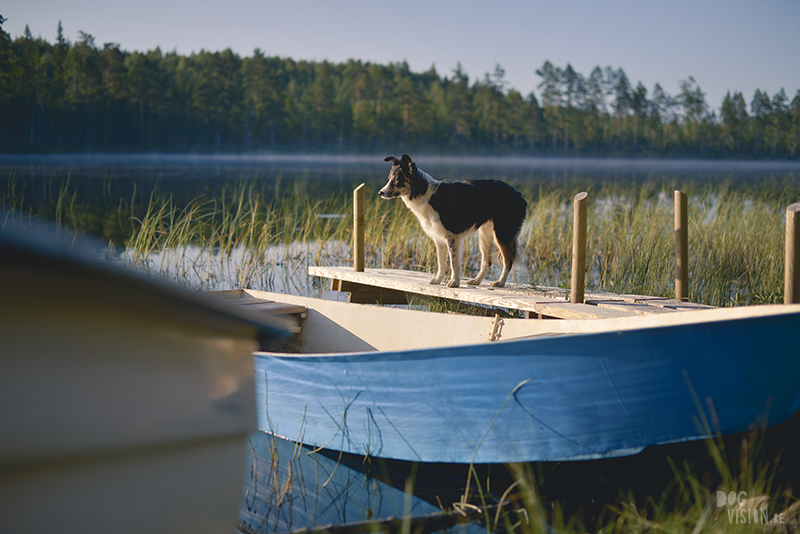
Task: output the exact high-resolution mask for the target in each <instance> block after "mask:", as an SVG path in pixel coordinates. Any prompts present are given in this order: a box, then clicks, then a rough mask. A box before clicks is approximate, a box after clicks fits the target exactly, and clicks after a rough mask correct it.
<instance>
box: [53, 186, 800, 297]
mask: <svg viewBox="0 0 800 534" xmlns="http://www.w3.org/2000/svg"><path fill="white" fill-rule="evenodd" d="M579 189H580V188H579V187H560V188H556V189H544V188H541V187H540V188H528V189H527V190H525V191H524V194H525V196H526V198H528V200H529V210H528V217H527V220H526V222H525V225H524V227H523V230H522V232H521V235H520V261H519V264H518V265H517V267H516V268H515V270H514V272H513V273H512V281H516V282H520V283H526V284H533V285H541V286H554V287H562V288H568V287H569V277H570V258H571V232H572V230H571V225H572V196H573V195H574V194H575V193H576V192H577V191H578V190H579ZM585 189H587V190H588V191H589V193H590V201H591V202H590V205H589V220H588V227H587V276H586V280H587V282H586V284H587V289H589V290H598V291H607V292H616V293H626V294H641V295H656V296H666V297H670V296H673V294H674V256H673V247H674V241H673V240H674V238H673V230H672V225H673V204H672V192H673V188H672V187H667V186H664V185H660V184H655V183H651V182H646V183H644V184H641V185H630V184H627V185H615V184H605V185H600V186H597V185H595V186H592V185H589V186H588V187H586V188H585ZM681 189H682V190H683V191H684V192H686V193H687V195H688V196H689V254H690V261H689V299H690V300H691V301H693V302H699V303H703V304H709V305H712V306H734V305H744V304H760V303H777V302H781V300H782V293H783V281H782V276H783V234H784V229H783V225H784V212H785V207H786V206H787V205H789V204H791V202H793V201H794V200H796V199H797V198H800V191H798V188H796V187H794V186H791V185H788V186H783V187H781V186H776V187H774V188H771V189H763V188H748V187H737V188H734V187H732V186H731V185H730V184H721V185H705V186H695V185H693V184H685V186H684V187H682V188H681ZM371 193H372V192H371V191H367V195H366V197H367V202H366V208H365V211H366V225H365V258H366V265H367V266H368V267H383V268H398V269H411V270H423V271H432V270H433V269H434V266H435V263H436V259H435V250H434V247H433V244H432V242H431V240H430V239H429V238H427V237H426V236H425V235H424V234H423V233H422V231H421V229H420V228H419V224H418V223H417V221H416V219H415V218H414V217H413V215H412V214H411V213H409V212H408V210H407V209H406V208H405V206H404V205H403V204H402V203H401V202H387V201H383V200H380V199H378V198H377V197H375V196H374V195H372V194H371ZM74 202H75V200H74V198H72V197H69V195H64V198H63V200H62V202H61V203H60V204H63V206H64V208H63V209H64V210H65V213H68V212H69V206H71V205H73V204H74ZM351 209H352V208H351V206H350V195H349V192H346V193H343V194H341V195H336V196H332V197H329V198H325V199H319V200H313V199H310V198H308V197H306V196H304V195H303V194H302V192H301V193H294V194H289V195H287V196H284V197H282V198H281V199H280V200H279V201H275V200H272V201H267V200H265V198H264V196H263V195H262V194H261V193H260V192H259V191H257V190H256V189H255V188H253V187H252V186H247V185H245V184H238V185H235V186H231V187H230V188H226V189H225V190H223V192H222V194H221V195H220V197H219V198H214V199H210V198H206V197H199V198H197V199H196V200H195V201H193V202H191V203H189V205H187V206H184V207H178V206H177V205H175V204H174V203H173V202H172V201H171V199H169V198H167V199H163V198H158V197H153V198H152V199H151V201H150V204H149V205H148V206H147V209H146V210H145V212H144V213H143V215H142V216H141V217H136V218H134V219H133V222H134V231H133V233H132V236H131V238H130V239H129V241H128V244H127V249H128V251H129V252H128V258H129V259H128V261H129V262H130V264H131V265H132V266H134V267H145V266H147V261H146V259H147V258H148V257H150V256H151V255H152V254H154V253H157V252H163V251H172V253H171V255H170V257H169V259H168V260H166V259H165V260H163V261H164V263H162V264H161V265H158V266H155V265H150V266H149V268H150V269H156V270H157V271H158V272H160V273H162V274H163V273H164V272H166V271H168V270H170V269H171V270H172V271H174V272H176V273H178V275H177V276H178V278H180V277H181V276H183V275H181V274H180V273H186V272H188V271H196V272H199V271H201V270H202V269H207V268H210V267H211V265H212V264H213V263H215V262H214V261H212V259H215V258H216V262H217V263H218V261H219V259H220V258H221V259H227V260H233V259H234V258H235V259H236V262H238V263H237V264H236V265H235V266H233V267H231V268H228V269H224V272H225V273H228V274H230V273H234V274H235V280H230V282H231V283H232V284H233V283H235V285H238V287H254V288H258V289H273V288H271V287H258V286H259V285H260V284H262V283H263V282H264V280H267V279H268V278H269V277H268V276H266V275H265V272H266V271H268V270H270V269H274V268H275V267H276V266H281V267H282V268H284V269H286V270H288V271H289V272H290V274H293V275H298V274H300V275H305V266H307V265H313V264H322V265H334V264H344V265H347V264H349V263H350V262H352V257H351V255H352V252H351V249H350V243H351V235H352V234H351V232H352V219H351V217H352V215H351V214H352V211H351ZM331 215H334V216H336V217H330V216H331ZM189 245H193V246H194V247H197V249H199V250H200V251H201V253H200V254H194V255H192V257H191V258H188V257H187V256H186V255H185V254H184V251H185V250H186V247H187V246H189ZM275 247H278V248H277V249H276V248H275ZM464 248H465V250H464V265H465V267H464V269H465V272H472V271H475V270H477V269H478V266H479V262H480V254H479V252H478V250H477V243H476V240H475V239H474V238H472V239H470V240H468V242H467V243H466V246H465V247H464ZM276 250H277V251H278V252H279V253H278V254H277V256H276ZM203 262H205V265H201V264H203ZM293 263H294V265H292V264H293ZM496 263H497V262H495V264H496ZM187 265H188V266H189V267H187ZM201 267H202V268H201ZM493 269H494V271H493V272H491V273H490V275H489V276H490V277H491V276H497V275H498V274H499V271H498V267H497V266H496V265H495V266H493ZM208 276H209V277H216V278H219V275H217V274H214V273H213V272H212V271H209V274H208ZM201 285H203V284H201Z"/></svg>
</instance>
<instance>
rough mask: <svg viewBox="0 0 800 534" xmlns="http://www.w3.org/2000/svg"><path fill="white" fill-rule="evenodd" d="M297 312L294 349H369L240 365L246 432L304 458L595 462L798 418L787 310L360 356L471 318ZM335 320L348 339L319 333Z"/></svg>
mask: <svg viewBox="0 0 800 534" xmlns="http://www.w3.org/2000/svg"><path fill="white" fill-rule="evenodd" d="M303 304H304V305H305V306H307V308H308V314H309V315H308V319H307V321H308V323H307V324H306V325H304V327H303V328H304V331H306V332H308V333H307V334H306V335H307V336H308V339H306V340H305V343H307V344H308V345H309V346H312V347H321V346H324V345H325V343H326V339H327V342H329V343H332V342H333V341H335V340H337V339H339V340H342V341H343V344H344V345H346V346H348V347H351V348H352V347H372V348H371V349H364V348H362V349H360V350H358V351H351V352H345V353H325V354H323V353H317V354H288V353H279V352H260V353H257V354H256V355H255V373H256V374H255V378H256V407H257V414H258V423H259V428H260V429H262V430H265V431H269V432H273V433H275V434H277V435H280V436H284V437H287V438H289V439H293V440H296V441H301V442H303V443H305V444H308V445H312V446H317V447H325V448H329V449H335V450H341V451H344V452H348V453H353V454H361V455H370V456H374V457H384V458H392V459H399V460H408V461H421V462H452V463H470V462H475V463H495V462H511V461H552V460H585V459H599V458H609V457H618V456H625V455H632V454H636V453H638V452H640V451H642V450H643V449H644V448H645V447H648V446H650V445H656V444H666V443H675V442H681V441H688V440H696V439H701V438H705V437H708V436H710V435H712V433H716V432H720V433H722V434H727V433H732V432H737V431H742V430H746V429H747V428H748V427H750V426H751V425H753V424H767V423H768V424H775V423H780V422H782V421H784V420H786V419H787V418H788V417H789V416H790V415H791V414H792V413H794V412H795V411H796V410H797V409H798V407H800V352H798V349H797V335H798V332H800V305H791V306H755V307H742V308H728V309H713V310H699V311H689V312H684V313H673V314H664V315H657V316H649V317H637V318H625V319H609V320H594V321H574V322H573V321H535V320H525V319H519V320H515V319H509V320H506V323H507V324H506V327H508V328H511V330H512V331H513V328H524V326H519V325H518V324H517V323H516V322H515V321H526V323H525V324H530V325H532V326H531V327H530V328H532V329H534V328H545V326H542V325H544V324H553V325H554V326H553V327H552V328H555V329H562V330H563V329H564V328H566V327H565V326H564V325H565V324H567V323H571V324H572V329H573V330H574V332H572V333H569V332H564V333H561V334H560V335H542V334H546V332H541V331H539V332H538V334H539V335H534V336H527V337H525V336H520V337H518V338H516V339H507V340H505V341H503V340H501V341H497V342H489V341H486V342H470V343H469V344H463V345H456V346H429V347H415V348H409V349H402V348H400V349H388V350H375V348H380V347H375V346H374V345H375V344H376V343H375V341H374V339H377V338H378V337H380V335H381V334H380V333H381V331H383V337H384V338H389V337H392V336H395V337H404V338H408V339H409V342H410V343H411V344H412V345H413V344H414V343H417V342H418V340H419V339H421V338H426V337H430V336H435V334H436V331H438V332H440V337H442V335H443V334H445V332H446V330H447V326H446V325H450V327H452V328H464V329H466V330H464V337H463V338H462V342H463V339H468V338H469V336H470V335H471V332H472V331H474V330H475V327H474V325H475V324H477V323H475V322H474V321H475V320H477V319H478V318H462V317H459V316H453V315H444V314H441V315H442V317H439V315H440V314H431V313H429V312H410V311H408V310H398V309H385V308H375V307H371V306H363V305H356V304H345V303H326V304H318V305H315V304H314V303H313V302H312V299H304V300H303ZM315 306H316V309H315ZM337 306H338V308H337ZM408 314H412V315H411V316H408ZM414 314H423V316H424V317H426V318H428V319H427V323H428V324H426V323H425V322H420V320H421V319H420V315H414ZM348 316H352V318H353V320H352V321H351V323H352V324H354V325H361V327H362V331H363V332H366V333H365V334H364V335H363V336H361V337H359V335H358V332H355V331H350V330H347V328H345V326H341V327H340V328H334V327H333V326H332V325H334V323H336V321H339V322H340V323H341V322H342V321H343V319H345V318H346V317H348ZM486 320H491V319H486ZM423 321H424V319H423ZM462 321H465V322H462ZM469 321H473V322H469ZM509 323H510V324H509ZM534 323H536V325H535V326H534V325H533V324H534ZM439 324H441V326H437V325H439ZM314 325H316V326H317V329H318V331H319V332H320V334H321V335H322V337H323V338H325V339H322V340H320V339H316V340H315V339H313V334H312V333H311V332H309V330H313V328H311V327H313V326H314ZM384 325H386V326H384ZM559 325H560V326H559ZM512 327H513V328H512ZM487 328H488V326H487ZM431 329H432V330H433V332H428V331H427V330H431ZM581 330H583V332H581ZM586 330H589V331H586ZM345 331H346V332H345ZM517 332H519V330H518V331H517ZM370 335H371V336H373V338H372V339H369V340H367V341H365V339H367V338H368V337H369V336H370ZM444 337H447V338H450V337H451V336H447V335H444ZM300 341H301V342H303V341H304V340H303V339H301V340H300ZM457 341H458V340H456V342H457ZM301 345H302V343H301ZM301 348H302V347H301Z"/></svg>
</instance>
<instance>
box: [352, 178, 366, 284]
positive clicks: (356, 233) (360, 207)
mask: <svg viewBox="0 0 800 534" xmlns="http://www.w3.org/2000/svg"><path fill="white" fill-rule="evenodd" d="M353 270H355V271H359V272H361V271H363V270H364V184H361V185H359V186H358V187H356V188H355V190H354V191H353Z"/></svg>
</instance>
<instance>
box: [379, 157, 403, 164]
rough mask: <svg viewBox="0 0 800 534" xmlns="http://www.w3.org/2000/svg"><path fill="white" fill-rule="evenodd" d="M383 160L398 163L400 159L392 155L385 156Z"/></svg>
mask: <svg viewBox="0 0 800 534" xmlns="http://www.w3.org/2000/svg"><path fill="white" fill-rule="evenodd" d="M383 161H391V162H392V165H400V160H399V159H397V158H396V157H394V156H386V157H385V158H383Z"/></svg>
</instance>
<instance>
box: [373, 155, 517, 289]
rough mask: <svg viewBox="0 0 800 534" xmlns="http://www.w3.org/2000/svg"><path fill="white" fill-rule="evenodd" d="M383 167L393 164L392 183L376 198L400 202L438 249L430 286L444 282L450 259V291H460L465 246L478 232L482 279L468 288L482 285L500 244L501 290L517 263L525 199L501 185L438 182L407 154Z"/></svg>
mask: <svg viewBox="0 0 800 534" xmlns="http://www.w3.org/2000/svg"><path fill="white" fill-rule="evenodd" d="M384 161H391V162H392V170H391V171H389V181H388V182H387V183H386V185H385V186H383V188H382V189H381V190H380V191H378V195H380V196H381V198H385V199H390V198H395V197H400V198H401V199H402V200H403V202H404V203H405V205H406V207H408V209H410V210H411V211H412V212H413V213H414V215H416V216H417V219H419V222H420V224H421V225H422V229H423V230H424V231H425V233H426V234H428V236H429V237H430V238H431V239H433V242H434V243H435V244H436V255H437V259H438V263H439V268H438V270H437V271H436V275H435V276H434V277H433V278H431V279H430V283H431V284H439V283H441V282H442V279H443V278H444V272H445V270H446V269H447V256H448V255H449V256H450V271H451V274H452V276H451V278H450V282H448V284H447V285H448V286H449V287H458V286H459V283H460V281H461V240H462V239H464V238H465V237H468V236H470V235H472V234H474V233H475V232H476V231H477V232H478V248H479V249H480V252H481V270H480V272H479V273H478V276H476V277H475V278H473V279H471V280H467V281H466V282H467V284H469V285H478V284H480V283H481V281H482V280H483V278H484V277H485V276H486V273H488V272H489V267H490V266H491V255H492V246H493V245H494V243H497V247H498V248H499V249H500V255H501V256H502V259H503V272H502V274H501V275H500V278H499V279H497V280H496V281H495V282H492V286H494V287H503V286H504V285H505V283H506V278H508V273H509V272H511V267H512V265H513V263H514V260H515V259H516V257H517V235H518V234H519V232H520V229H521V228H522V223H523V221H524V220H525V210H526V209H527V207H528V203H527V202H525V199H524V198H522V195H520V194H519V192H518V191H516V190H515V189H514V188H513V187H511V186H510V185H508V184H506V183H503V182H500V181H497V180H475V181H471V182H440V181H438V180H434V179H433V178H431V176H430V175H429V174H428V173H426V172H424V171H422V170H420V169H418V168H417V165H416V164H415V163H414V162H413V161H411V158H410V157H409V156H408V154H403V158H402V159H397V158H396V157H394V156H389V157H387V158H386V159H385V160H384Z"/></svg>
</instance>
